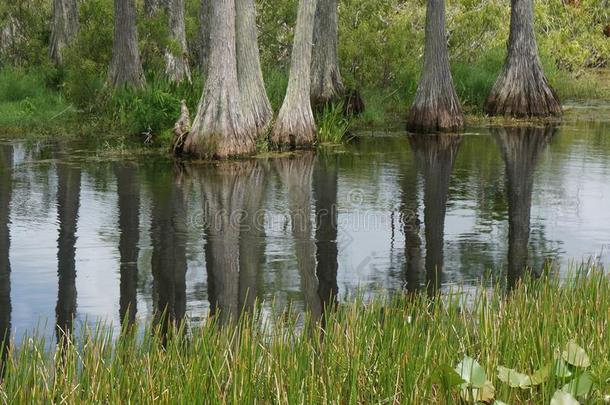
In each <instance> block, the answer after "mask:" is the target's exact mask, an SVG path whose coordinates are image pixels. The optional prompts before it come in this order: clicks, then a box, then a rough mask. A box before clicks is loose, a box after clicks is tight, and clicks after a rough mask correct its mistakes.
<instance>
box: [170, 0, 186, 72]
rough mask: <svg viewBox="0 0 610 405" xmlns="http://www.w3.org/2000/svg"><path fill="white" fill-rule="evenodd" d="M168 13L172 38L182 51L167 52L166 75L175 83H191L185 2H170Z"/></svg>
mask: <svg viewBox="0 0 610 405" xmlns="http://www.w3.org/2000/svg"><path fill="white" fill-rule="evenodd" d="M167 12H168V17H169V29H170V33H171V38H172V40H173V42H174V43H176V44H177V45H178V47H179V48H180V50H179V51H178V50H176V51H177V52H174V51H173V50H172V49H166V50H165V74H166V75H167V77H168V78H169V80H170V81H172V82H174V83H180V82H182V81H183V80H186V81H187V82H188V83H191V70H190V68H189V62H188V47H187V45H186V28H185V26H184V0H168V4H167Z"/></svg>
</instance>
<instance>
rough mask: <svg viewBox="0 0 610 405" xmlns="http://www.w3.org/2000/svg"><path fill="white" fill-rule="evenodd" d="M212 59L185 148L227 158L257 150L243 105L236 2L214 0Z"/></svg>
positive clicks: (198, 153) (212, 156) (253, 126)
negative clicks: (238, 57)
mask: <svg viewBox="0 0 610 405" xmlns="http://www.w3.org/2000/svg"><path fill="white" fill-rule="evenodd" d="M211 10H212V14H211V22H212V27H211V28H212V31H211V33H210V61H209V68H208V77H207V80H206V82H205V88H204V91H203V97H202V98H201V101H200V103H199V107H198V109H197V115H196V117H195V120H194V122H193V127H192V128H191V132H190V133H189V135H188V136H187V138H186V142H185V143H184V152H185V153H187V154H191V155H194V156H197V157H200V158H217V159H222V158H227V157H230V156H238V155H247V154H252V153H254V152H256V126H255V124H254V122H252V121H251V120H250V119H249V117H248V116H246V115H245V114H244V112H243V109H242V107H241V100H240V96H239V85H238V82H237V61H236V51H235V2H234V1H233V0H215V1H213V2H212V7H211Z"/></svg>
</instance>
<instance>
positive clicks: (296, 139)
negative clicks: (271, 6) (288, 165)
mask: <svg viewBox="0 0 610 405" xmlns="http://www.w3.org/2000/svg"><path fill="white" fill-rule="evenodd" d="M316 5H317V0H300V2H299V11H298V14H297V24H296V29H295V34H294V44H293V46H292V61H291V64H290V77H289V79H288V89H287V90H286V97H285V98H284V103H283V104H282V108H281V109H280V112H279V114H278V118H277V120H276V122H275V125H274V127H273V131H272V133H271V143H272V144H273V145H274V146H275V147H278V148H280V149H281V148H284V147H286V146H289V147H291V148H303V147H310V146H312V145H313V143H314V142H315V141H316V123H315V120H314V116H313V112H312V110H311V99H310V88H311V75H310V72H311V48H312V45H311V43H312V40H313V26H314V18H315V11H316Z"/></svg>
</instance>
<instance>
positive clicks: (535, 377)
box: [530, 364, 569, 385]
mask: <svg viewBox="0 0 610 405" xmlns="http://www.w3.org/2000/svg"><path fill="white" fill-rule="evenodd" d="M568 371H569V370H568ZM550 375H551V366H550V365H548V364H547V365H546V366H544V367H540V368H539V369H538V370H536V371H534V374H532V376H531V377H530V382H531V384H532V385H540V384H542V383H543V382H545V381H547V380H548V379H549V376H550Z"/></svg>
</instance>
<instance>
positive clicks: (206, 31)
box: [199, 0, 212, 77]
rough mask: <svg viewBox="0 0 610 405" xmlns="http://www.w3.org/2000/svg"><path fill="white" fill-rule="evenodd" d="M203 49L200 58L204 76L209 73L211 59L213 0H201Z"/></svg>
mask: <svg viewBox="0 0 610 405" xmlns="http://www.w3.org/2000/svg"><path fill="white" fill-rule="evenodd" d="M199 23H200V27H201V28H200V30H201V32H200V36H201V49H200V51H199V53H200V55H199V56H200V60H199V63H200V64H201V72H202V73H203V75H204V76H206V77H207V75H208V66H209V59H210V31H211V29H210V28H211V25H212V0H201V12H200V15H199Z"/></svg>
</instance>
